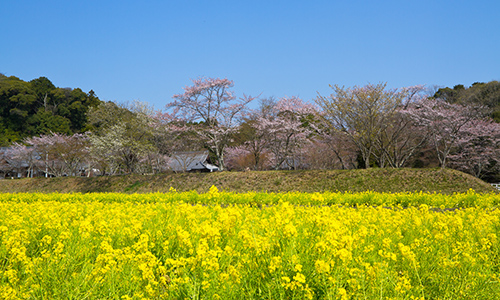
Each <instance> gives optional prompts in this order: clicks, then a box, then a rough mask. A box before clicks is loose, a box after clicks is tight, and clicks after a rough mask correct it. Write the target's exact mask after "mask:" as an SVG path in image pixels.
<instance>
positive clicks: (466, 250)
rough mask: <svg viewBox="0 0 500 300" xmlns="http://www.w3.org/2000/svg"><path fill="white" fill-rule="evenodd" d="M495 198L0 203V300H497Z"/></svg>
mask: <svg viewBox="0 0 500 300" xmlns="http://www.w3.org/2000/svg"><path fill="white" fill-rule="evenodd" d="M499 197H500V196H499V195H498V194H488V195H481V194H476V193H474V192H472V191H471V192H469V193H466V194H456V195H440V194H421V193H416V194H400V195H398V194H379V193H370V192H367V193H364V194H363V193H360V194H350V193H345V194H341V193H324V194H319V193H315V194H300V193H288V194H266V193H247V194H232V193H220V192H218V191H217V189H216V188H212V189H211V190H210V192H209V193H206V194H199V195H198V194H196V193H191V192H188V193H177V192H175V191H172V192H170V193H167V194H159V193H156V194H147V195H139V194H135V195H126V194H0V243H1V244H0V299H495V298H496V297H497V295H499V294H500V281H499V280H500V278H499V277H500V275H499V274H500V273H499V272H500V270H499V267H500V265H499V262H500V248H499V244H498V236H499V234H500V232H499V231H500V222H499V221H500V219H499V218H500V211H499V210H498V209H496V204H497V203H498V202H499V200H500V199H499ZM362 199H365V201H362ZM245 201H246V203H247V204H245ZM363 202H365V203H366V204H368V205H364V203H363ZM449 207H452V208H457V209H453V210H447V209H445V208H449Z"/></svg>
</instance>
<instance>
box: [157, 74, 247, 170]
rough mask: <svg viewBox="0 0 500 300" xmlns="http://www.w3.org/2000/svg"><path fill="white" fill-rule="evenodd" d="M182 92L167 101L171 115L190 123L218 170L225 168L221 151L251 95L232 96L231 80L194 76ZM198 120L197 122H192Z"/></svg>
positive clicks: (232, 132)
mask: <svg viewBox="0 0 500 300" xmlns="http://www.w3.org/2000/svg"><path fill="white" fill-rule="evenodd" d="M192 82H193V85H192V86H187V87H185V88H184V93H182V94H176V95H174V96H173V99H174V101H173V102H171V103H169V104H167V106H166V107H167V109H168V110H169V111H171V112H172V115H174V116H175V117H178V118H179V119H182V120H184V121H185V123H186V124H187V123H190V129H191V130H193V131H194V132H195V133H196V134H197V135H198V136H199V137H200V138H202V139H203V141H204V143H205V146H206V147H207V148H208V149H209V150H210V152H211V153H212V154H214V155H215V158H216V160H217V163H218V165H219V169H220V170H224V169H225V163H224V153H225V152H224V150H225V148H226V147H227V146H228V144H229V143H230V141H231V136H232V135H233V134H234V133H235V132H236V131H237V129H238V127H237V126H238V123H239V121H240V118H241V116H242V113H243V112H244V110H245V109H246V106H247V104H248V103H249V102H251V101H252V100H254V98H253V97H249V96H245V95H244V96H243V98H240V99H236V97H235V96H234V93H233V92H232V91H231V90H230V89H231V88H232V87H233V85H234V83H233V81H232V80H228V79H226V78H224V79H221V78H198V79H195V80H192ZM194 123H198V124H194Z"/></svg>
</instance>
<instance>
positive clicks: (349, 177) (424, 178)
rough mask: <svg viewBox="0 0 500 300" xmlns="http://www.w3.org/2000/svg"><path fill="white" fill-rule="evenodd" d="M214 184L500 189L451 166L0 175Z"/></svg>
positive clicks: (164, 186)
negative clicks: (126, 173)
mask: <svg viewBox="0 0 500 300" xmlns="http://www.w3.org/2000/svg"><path fill="white" fill-rule="evenodd" d="M212 185H215V186H217V187H218V188H219V189H220V190H224V191H231V192H238V193H244V192H247V191H256V192H260V191H268V192H288V191H299V192H323V191H341V192H344V191H351V192H362V191H368V190H369V191H376V192H390V193H397V192H415V191H424V192H431V193H432V192H438V193H443V194H452V193H456V192H467V191H468V190H469V189H473V190H475V191H476V192H479V193H489V192H498V191H497V190H496V189H494V188H493V187H492V186H491V185H489V184H488V183H486V182H484V181H482V180H479V179H477V178H474V177H473V176H470V175H468V174H465V173H462V172H459V171H455V170H449V169H446V170H441V169H368V170H324V171H323V170H321V171H320V170H313V171H310V170H308V171H260V172H254V171H251V172H217V173H179V174H176V173H169V174H159V175H127V176H105V177H91V178H85V177H64V178H62V177H60V178H24V179H17V180H0V192H42V193H49V192H54V191H58V192H62V193H68V192H80V193H89V192H122V193H150V192H166V191H168V189H169V188H170V187H174V188H175V189H177V190H178V191H190V190H195V191H197V192H200V193H202V192H207V191H208V190H209V188H210V187H211V186H212Z"/></svg>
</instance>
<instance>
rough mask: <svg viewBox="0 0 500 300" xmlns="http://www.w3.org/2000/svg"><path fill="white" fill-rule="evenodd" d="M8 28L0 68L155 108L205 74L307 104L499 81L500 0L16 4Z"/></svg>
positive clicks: (1, 35) (0, 20)
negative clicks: (342, 90) (344, 94)
mask: <svg viewBox="0 0 500 300" xmlns="http://www.w3.org/2000/svg"><path fill="white" fill-rule="evenodd" d="M0 28H1V29H0V73H3V74H5V75H7V76H11V75H13V76H17V77H19V78H21V79H23V80H26V81H29V80H32V79H34V78H38V77H40V76H45V77H47V78H49V79H50V80H51V81H52V82H53V83H54V85H56V86H58V87H71V88H77V87H79V88H81V89H82V90H83V91H85V92H88V91H89V90H91V89H92V90H94V91H95V93H96V94H97V96H98V97H99V98H100V99H101V100H110V101H116V102H120V103H123V102H130V101H133V100H140V101H143V102H148V103H150V104H151V105H154V106H155V107H156V108H158V109H161V108H163V107H164V105H165V104H166V103H168V102H170V101H172V95H174V94H177V93H182V92H183V90H182V88H183V87H184V86H186V85H190V84H191V81H190V79H191V78H197V77H200V76H205V77H226V78H228V79H231V80H234V83H235V85H234V88H233V91H234V92H235V93H236V95H237V96H242V95H243V93H245V94H247V95H252V96H257V95H259V94H260V95H261V97H269V96H275V97H282V96H299V97H301V98H302V99H304V100H306V101H311V100H312V99H313V98H314V97H316V95H317V92H319V93H321V94H323V95H328V94H330V92H331V89H330V88H329V84H332V85H334V84H338V85H341V86H342V85H345V86H354V85H358V86H360V85H365V84H367V83H379V82H387V83H388V86H389V87H393V88H397V87H403V86H410V85H416V84H427V85H429V86H432V85H438V86H450V87H452V86H454V85H456V84H464V85H465V86H469V85H471V84H472V83H474V82H477V81H480V82H488V81H491V80H500V57H499V54H500V1H498V0H475V1H460V0H446V1H440V0H422V1H406V0H397V1H386V0H379V1H358V0H344V1H314V0H309V1H305V0H304V1H295V0H287V1H281V0H279V1H273V0H265V1H260V0H252V1H250V0H247V1H238V0H231V1H219V0H213V1H193V0H188V1H181V0H177V1H148V0H145V1H126V0H120V1H118V0H113V1H107V0H99V1H94V0H87V1H83V0H75V1H68V0H64V1H60V0H45V1H40V0H37V1H23V0H17V1H1V2H0Z"/></svg>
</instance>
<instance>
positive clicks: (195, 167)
mask: <svg viewBox="0 0 500 300" xmlns="http://www.w3.org/2000/svg"><path fill="white" fill-rule="evenodd" d="M207 159H208V151H189V152H176V153H174V154H173V155H172V156H171V157H170V163H169V167H170V169H172V170H173V171H175V172H190V171H199V172H214V171H219V167H217V166H215V165H212V164H210V163H208V162H207Z"/></svg>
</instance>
